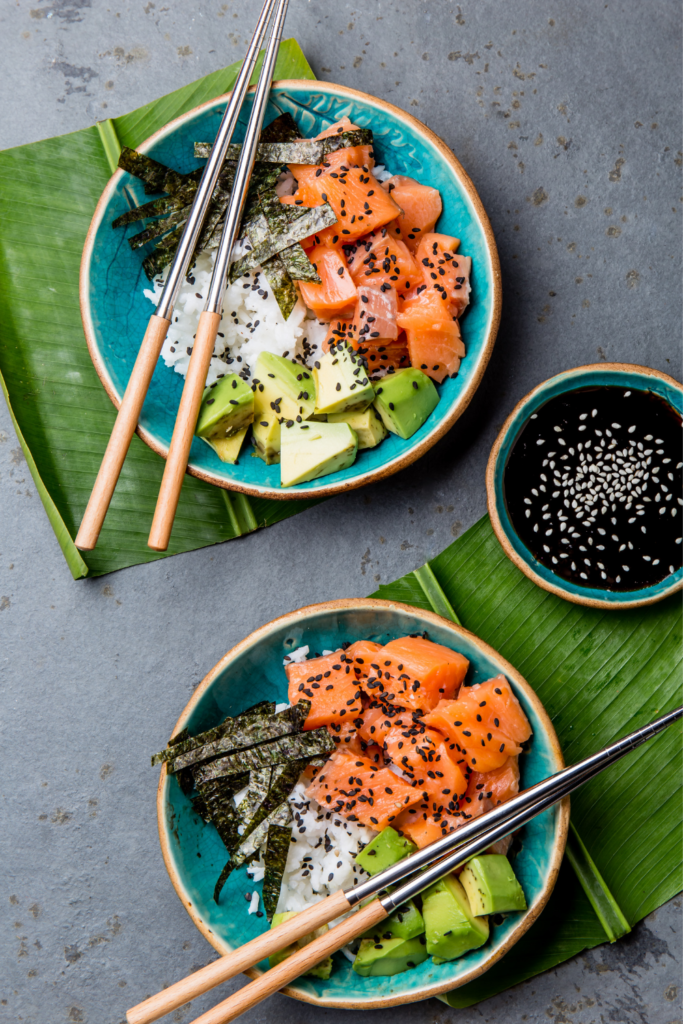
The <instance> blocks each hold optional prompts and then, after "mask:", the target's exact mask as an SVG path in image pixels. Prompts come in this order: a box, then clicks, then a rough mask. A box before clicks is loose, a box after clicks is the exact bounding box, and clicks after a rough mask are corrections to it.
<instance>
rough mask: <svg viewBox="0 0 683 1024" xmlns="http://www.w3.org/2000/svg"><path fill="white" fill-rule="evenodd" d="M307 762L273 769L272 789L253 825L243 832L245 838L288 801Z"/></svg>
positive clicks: (297, 762) (292, 762) (294, 762)
mask: <svg viewBox="0 0 683 1024" xmlns="http://www.w3.org/2000/svg"><path fill="white" fill-rule="evenodd" d="M306 764H307V761H306V760H305V759H302V760H300V761H291V762H290V763H289V764H278V765H276V766H275V767H274V768H273V774H272V777H271V783H270V789H269V791H268V795H267V796H266V798H265V800H264V801H263V803H262V804H261V806H260V807H259V809H258V812H257V813H256V814H255V815H254V817H253V819H252V822H251V825H250V826H249V828H248V829H247V830H245V831H244V832H243V836H245V837H246V836H247V835H249V834H250V833H251V832H252V831H253V830H254V829H255V828H256V827H257V826H258V825H260V823H261V822H262V821H263V820H264V819H265V818H267V817H268V815H270V814H271V813H272V812H273V811H274V810H275V809H276V808H277V807H279V806H280V804H281V803H282V801H283V800H287V798H288V797H289V795H290V793H291V792H292V790H293V789H294V787H295V785H296V783H297V780H298V778H299V776H300V775H301V773H302V771H303V770H304V768H305V767H306Z"/></svg>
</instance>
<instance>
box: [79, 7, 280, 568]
mask: <svg viewBox="0 0 683 1024" xmlns="http://www.w3.org/2000/svg"><path fill="white" fill-rule="evenodd" d="M288 3H289V0H265V3H264V5H263V9H262V11H261V14H260V16H259V20H258V23H257V25H256V29H255V31H254V36H253V38H252V40H251V43H250V45H249V49H248V51H247V55H246V57H245V59H244V63H243V64H242V67H241V69H240V72H239V75H238V76H237V81H236V82H235V87H234V89H233V92H232V96H231V97H230V101H229V102H228V105H227V107H226V109H225V113H224V115H223V119H222V121H221V124H220V127H219V129H218V134H217V136H216V141H215V143H214V146H213V148H212V150H211V155H210V157H209V160H208V163H207V165H206V167H205V168H204V173H203V174H202V178H201V181H200V183H199V187H198V189H197V193H196V195H195V199H194V202H193V204H192V209H191V211H190V215H189V217H188V220H187V223H186V225H185V229H184V231H183V234H182V238H181V239H180V243H179V245H178V249H177V252H176V255H175V259H174V260H173V264H172V265H171V269H170V271H169V274H168V277H167V279H166V283H165V285H164V289H163V292H162V294H161V298H160V300H159V303H158V305H157V308H156V311H155V312H154V314H153V315H152V316H151V317H150V320H149V324H148V326H147V330H146V331H145V336H144V338H143V340H142V344H141V346H140V350H139V352H138V356H137V359H136V360H135V365H134V367H133V372H132V373H131V376H130V380H129V381H128V385H127V387H126V391H125V394H124V396H123V400H122V402H121V407H120V408H119V412H118V415H117V417H116V422H115V424H114V429H113V430H112V433H111V437H110V439H109V443H108V445H107V449H106V451H105V453H104V458H103V459H102V464H101V466H100V470H99V473H98V474H97V479H96V480H95V485H94V487H93V489H92V493H91V495H90V500H89V501H88V505H87V508H86V510H85V515H84V516H83V520H82V522H81V525H80V528H79V531H78V534H77V536H76V547H78V548H80V549H81V550H82V551H92V549H93V548H94V547H95V545H96V544H97V539H98V537H99V534H100V530H101V529H102V524H103V523H104V519H105V516H106V514H107V510H108V508H109V504H110V502H111V499H112V496H113V494H114V489H115V487H116V483H117V481H118V478H119V475H120V473H121V469H122V467H123V463H124V461H125V458H126V455H127V453H128V449H129V447H130V443H131V441H132V439H133V434H134V433H135V430H136V427H137V424H138V420H139V418H140V412H141V411H142V405H143V402H144V400H145V395H146V394H147V390H148V388H149V385H150V381H151V379H152V375H153V373H154V369H155V367H156V364H157V360H158V358H159V354H160V353H161V348H162V345H163V343H164V340H165V338H166V334H167V332H168V328H169V327H170V325H171V317H172V316H173V309H174V306H175V303H176V301H177V298H178V293H179V291H180V287H181V285H182V282H183V279H184V277H185V275H186V274H187V271H188V268H189V265H190V261H191V259H192V256H193V254H194V250H195V246H196V244H197V240H198V238H199V233H200V231H201V229H202V226H203V223H204V219H205V217H206V212H207V210H208V206H209V202H210V200H211V196H212V194H213V190H214V188H215V185H216V181H217V180H218V174H219V172H220V170H221V167H222V165H223V161H224V160H225V156H226V154H227V151H228V146H229V144H230V141H231V139H232V136H233V132H234V130H235V127H236V125H237V120H238V118H239V114H240V110H241V108H242V104H243V102H244V98H245V96H246V94H247V89H248V88H249V80H250V79H251V74H252V71H253V68H254V65H255V64H256V61H257V58H258V55H259V52H260V50H261V44H262V42H263V39H264V36H265V33H266V29H267V27H268V24H269V22H270V21H271V17H272V16H273V11H275V16H274V18H273V24H272V28H271V32H270V38H269V40H268V45H267V47H266V52H265V56H264V60H263V66H262V68H261V74H260V76H259V81H258V85H257V86H256V92H255V95H254V102H253V106H252V110H251V116H250V118H249V124H248V127H247V132H246V135H245V139H244V143H243V145H242V151H241V153H240V158H239V161H238V164H237V170H236V172H235V180H234V184H233V189H232V194H231V196H230V201H229V203H228V208H227V210H226V214H225V224H224V227H223V233H222V236H221V240H220V245H219V248H218V253H217V255H216V262H215V266H214V271H213V276H212V278H211V284H210V286H209V293H208V296H207V299H206V302H205V304H204V310H203V312H202V314H201V316H200V318H199V325H198V328H197V334H196V337H195V342H194V346H193V349H192V355H191V357H190V365H189V367H188V370H187V376H186V378H185V385H184V387H183V393H182V396H181V399H180V406H179V408H178V413H177V416H176V422H175V426H174V429H173V437H172V439H171V445H170V448H169V451H168V458H167V460H166V466H165V469H164V475H163V479H162V481H161V488H160V491H159V497H158V499H157V504H156V509H155V512H154V519H153V522H152V529H151V531H150V535H149V540H148V542H147V543H148V546H149V547H150V548H153V549H154V550H155V551H165V550H166V549H167V548H168V543H169V540H170V537H171V530H172V528H173V520H174V518H175V513H176V509H177V507H178V500H179V498H180V490H181V487H182V485H183V478H184V476H185V471H186V469H187V462H188V459H189V457H190V446H191V445H192V437H193V435H194V430H195V427H196V424H197V416H198V415H199V406H200V404H201V400H202V394H203V392H204V387H205V385H206V376H207V373H208V370H209V363H210V362H211V356H212V355H213V347H214V343H215V341H216V335H217V333H218V326H219V324H220V319H221V305H222V302H223V293H224V292H225V286H226V280H227V274H228V268H229V265H230V254H231V252H232V248H233V245H234V243H235V240H236V237H237V232H238V230H239V225H240V220H241V218H242V211H243V209H244V203H245V199H246V195H247V187H248V185H249V179H250V177H251V172H252V169H253V166H254V161H255V159H256V149H257V146H258V140H259V135H260V132H261V126H262V124H263V117H264V114H265V111H266V105H267V102H268V96H269V93H270V87H271V84H272V81H273V73H274V71H275V62H276V60H277V53H278V48H279V45H280V40H281V39H282V30H283V27H284V21H285V15H286V13H287V6H288Z"/></svg>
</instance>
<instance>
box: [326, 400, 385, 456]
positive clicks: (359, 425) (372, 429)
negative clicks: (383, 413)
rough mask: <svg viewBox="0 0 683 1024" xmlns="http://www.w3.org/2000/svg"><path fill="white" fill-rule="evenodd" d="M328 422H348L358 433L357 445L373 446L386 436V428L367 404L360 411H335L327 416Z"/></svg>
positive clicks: (362, 446) (363, 446) (360, 446)
mask: <svg viewBox="0 0 683 1024" xmlns="http://www.w3.org/2000/svg"><path fill="white" fill-rule="evenodd" d="M328 422H329V423H348V425H349V426H350V427H351V428H352V429H353V430H355V431H356V433H357V434H358V447H359V449H360V448H375V447H376V446H377V445H378V444H379V443H380V441H383V440H384V438H385V437H386V436H387V428H386V427H385V426H384V424H383V423H382V421H381V419H380V418H379V416H378V415H377V413H376V412H375V410H374V408H373V407H372V406H371V405H369V406H368V408H367V409H364V410H363V411H362V412H361V411H360V410H358V409H351V410H349V411H348V412H335V413H333V415H332V416H329V417H328Z"/></svg>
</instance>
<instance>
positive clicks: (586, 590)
mask: <svg viewBox="0 0 683 1024" xmlns="http://www.w3.org/2000/svg"><path fill="white" fill-rule="evenodd" d="M607 386H613V387H614V386H617V387H623V388H626V389H628V388H631V389H632V390H639V391H650V392H652V393H653V394H655V395H657V396H658V397H659V398H661V399H663V400H664V401H665V402H667V403H668V405H670V406H671V407H672V408H673V409H674V410H675V411H676V412H677V413H678V415H679V416H681V415H683V386H682V385H681V384H679V383H678V381H676V380H674V379H673V377H669V376H667V374H665V373H660V371H659V370H652V369H650V368H649V367H647V366H633V365H631V364H630V363H596V364H593V365H591V366H578V367H576V368H575V369H573V370H567V371H566V372H565V373H559V374H557V376H556V377H551V378H550V379H549V380H547V381H545V382H544V383H543V384H539V385H538V387H536V388H534V390H533V391H530V392H529V394H528V395H526V397H525V398H523V399H522V400H521V402H519V403H518V405H517V406H516V407H515V408H514V409H513V411H512V412H511V413H510V415H509V416H508V418H507V420H506V421H505V423H504V424H503V427H502V429H501V431H500V433H499V435H498V437H497V438H496V441H495V444H494V445H493V448H492V449H491V454H490V456H489V461H488V466H487V468H486V491H487V499H488V510H489V516H490V517H491V523H492V525H493V529H494V530H495V533H496V536H497V537H498V540H499V541H500V543H501V545H502V547H503V550H504V551H505V553H506V555H507V556H508V558H510V559H511V561H513V562H514V563H515V565H516V566H517V567H518V568H519V569H521V571H522V572H523V573H524V574H525V575H526V576H528V577H529V579H530V580H533V582H534V583H536V584H538V586H539V587H542V588H543V589H544V590H549V591H551V592H552V593H553V594H557V595H559V597H563V598H565V600H567V601H573V602H574V603H575V604H583V605H587V606H589V607H592V608H637V607H640V606H642V605H646V604H654V603H655V602H656V601H661V600H663V598H665V597H668V596H669V595H670V594H673V593H675V592H676V591H678V590H681V588H682V587H683V569H678V570H677V571H676V572H674V573H671V575H669V576H667V577H666V578H665V579H663V580H661V581H660V582H659V583H656V584H654V585H653V586H650V587H644V588H642V589H640V590H601V589H599V588H596V587H583V586H579V585H578V584H576V583H574V582H571V581H569V580H565V579H562V578H561V577H560V576H558V575H556V574H555V573H554V572H553V571H552V570H551V569H548V568H547V567H546V566H545V565H542V564H541V563H540V562H539V561H538V559H537V558H535V556H534V555H533V553H532V552H531V551H530V550H529V548H528V547H527V546H526V544H524V542H523V541H522V540H521V538H520V537H519V535H518V534H517V532H516V531H515V529H514V527H513V525H512V522H511V519H510V516H509V513H508V509H507V505H506V501H505V488H504V477H505V468H506V466H507V463H508V459H509V458H510V455H511V453H512V450H513V448H514V446H515V443H516V441H517V439H518V438H519V436H520V434H521V433H522V430H523V429H524V427H525V426H526V424H527V422H528V421H529V418H530V417H531V416H532V415H533V414H534V413H535V412H538V410H539V409H540V408H541V407H542V406H543V405H545V403H546V402H548V401H550V399H552V398H556V397H557V396H558V395H562V394H565V393H566V392H568V391H575V390H578V389H582V388H588V387H607Z"/></svg>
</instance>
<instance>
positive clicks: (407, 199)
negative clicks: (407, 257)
mask: <svg viewBox="0 0 683 1024" xmlns="http://www.w3.org/2000/svg"><path fill="white" fill-rule="evenodd" d="M382 188H385V189H386V190H387V192H389V193H390V194H391V196H392V197H393V199H395V201H396V203H397V204H398V206H400V208H401V211H402V212H401V213H400V214H399V217H398V227H399V230H400V232H401V238H402V239H403V241H404V242H405V244H406V245H407V246H408V248H409V249H410V251H411V252H415V250H416V249H417V246H418V244H419V241H420V239H421V238H422V236H423V235H425V234H427V233H428V232H430V231H433V230H434V228H435V226H436V222H437V220H438V219H439V217H440V216H441V211H442V209H443V204H442V202H441V196H440V195H439V190H438V189H436V188H432V187H431V186H430V185H421V184H420V183H419V182H418V181H415V179H414V178H408V177H406V176H405V175H402V174H395V175H394V177H393V178H389V180H388V181H385V182H383V183H382Z"/></svg>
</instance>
